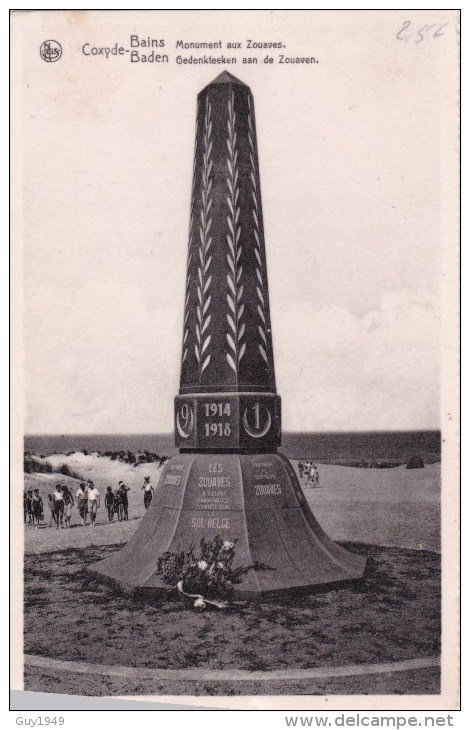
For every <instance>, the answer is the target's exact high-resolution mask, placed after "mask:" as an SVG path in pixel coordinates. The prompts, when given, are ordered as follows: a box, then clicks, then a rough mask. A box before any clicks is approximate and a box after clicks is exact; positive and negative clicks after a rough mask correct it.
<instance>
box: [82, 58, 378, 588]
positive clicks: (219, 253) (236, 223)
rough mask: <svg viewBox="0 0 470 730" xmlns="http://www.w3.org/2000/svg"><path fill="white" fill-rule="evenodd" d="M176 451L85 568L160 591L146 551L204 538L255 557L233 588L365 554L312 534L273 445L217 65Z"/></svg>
mask: <svg viewBox="0 0 470 730" xmlns="http://www.w3.org/2000/svg"><path fill="white" fill-rule="evenodd" d="M175 436H176V445H177V446H178V447H179V451H180V453H179V455H178V456H174V457H173V458H172V459H170V461H169V462H168V463H167V464H166V466H165V468H164V470H163V473H162V475H161V478H160V481H159V484H158V488H157V490H156V494H155V497H154V499H153V501H152V503H151V505H150V508H149V509H148V511H147V513H146V515H145V517H144V519H143V520H142V524H141V525H140V527H139V528H138V530H137V532H136V533H135V535H134V537H133V538H132V539H131V540H130V541H129V543H128V544H127V545H126V546H125V547H124V548H123V549H122V550H121V551H119V553H116V554H115V555H113V556H111V557H110V558H108V559H106V560H104V561H102V562H101V563H98V564H96V565H94V566H93V570H94V571H95V572H96V573H98V574H100V575H102V576H105V577H107V578H109V579H112V580H115V581H117V582H118V583H120V584H125V585H126V586H127V587H128V588H130V589H134V590H138V591H141V592H155V591H158V590H162V589H163V590H166V589H167V586H166V585H164V584H163V583H162V582H161V580H160V577H159V576H158V575H157V572H156V568H157V559H158V557H159V556H160V555H161V554H162V553H164V552H165V551H166V550H178V549H187V548H189V547H190V545H194V546H196V547H197V546H198V544H199V541H200V539H201V538H202V537H205V538H206V539H212V538H213V537H215V536H216V535H220V536H221V537H222V538H223V539H226V540H234V539H237V544H236V563H237V564H245V565H251V564H253V563H255V562H256V561H257V562H259V563H264V564H265V565H267V566H269V567H270V568H271V569H270V570H265V571H253V570H252V571H250V572H249V573H248V574H246V575H245V576H244V579H243V583H242V584H241V585H239V586H237V594H238V595H245V596H249V595H259V594H264V593H273V592H278V591H285V590H289V589H294V588H308V587H310V586H315V585H318V584H323V583H329V582H336V581H342V580H348V579H352V578H359V577H361V576H362V573H363V570H364V559H363V558H362V557H359V556H357V555H353V554H351V553H349V552H347V551H346V550H344V549H343V548H341V547H339V546H338V545H337V544H336V543H335V542H333V541H332V540H330V539H329V537H328V536H327V535H326V534H325V533H324V532H323V530H322V529H321V527H320V526H319V524H318V522H317V521H316V520H315V518H314V516H313V514H312V512H311V511H310V508H309V507H308V505H307V502H306V500H305V497H304V495H303V492H302V490H301V488H300V485H299V482H298V480H297V477H296V474H295V472H294V470H293V468H292V466H291V465H290V463H289V461H288V460H287V459H286V458H285V457H284V456H282V455H280V454H278V453H277V452H276V449H277V447H278V446H279V445H280V443H281V400H280V397H279V396H278V395H277V393H276V382H275V376H274V358H273V347H272V338H271V318H270V312H269V294H268V279H267V272H266V254H265V244H264V231H263V213H262V206H261V193H260V176H259V166H258V151H257V140H256V126H255V116H254V103H253V96H252V94H251V91H250V89H249V88H248V86H246V85H245V84H243V83H242V82H241V81H239V80H238V79H236V78H235V77H234V76H232V75H231V74H229V73H227V72H225V71H224V72H223V73H222V74H220V76H218V77H217V78H216V79H215V80H214V81H213V82H212V83H211V84H209V86H206V88H205V89H203V90H202V91H201V92H200V94H199V96H198V112H197V127H196V149H195V159H194V173H193V188H192V200H191V219H190V231H189V250H188V265H187V275H186V297H185V303H184V324H183V347H182V359H181V382H180V392H179V395H177V396H176V398H175Z"/></svg>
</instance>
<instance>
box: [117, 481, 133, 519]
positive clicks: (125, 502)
mask: <svg viewBox="0 0 470 730" xmlns="http://www.w3.org/2000/svg"><path fill="white" fill-rule="evenodd" d="M118 491H119V492H120V493H121V509H122V519H123V520H128V519H129V497H128V496H127V492H130V491H131V490H130V487H127V486H126V485H125V484H124V482H119V490H118Z"/></svg>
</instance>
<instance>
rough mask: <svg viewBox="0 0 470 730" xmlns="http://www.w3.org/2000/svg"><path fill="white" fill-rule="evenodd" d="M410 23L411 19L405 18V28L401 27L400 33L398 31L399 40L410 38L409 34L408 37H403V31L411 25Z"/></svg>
mask: <svg viewBox="0 0 470 730" xmlns="http://www.w3.org/2000/svg"><path fill="white" fill-rule="evenodd" d="M410 25H411V20H405V22H404V23H403V28H401V29H400V30H399V31H398V33H397V38H398V40H399V41H407V40H408V38H409V36H408V38H403V37H402V33H404V32H405V30H406V29H407V28H409V27H410Z"/></svg>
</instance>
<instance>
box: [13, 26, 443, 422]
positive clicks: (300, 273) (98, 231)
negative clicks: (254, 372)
mask: <svg viewBox="0 0 470 730" xmlns="http://www.w3.org/2000/svg"><path fill="white" fill-rule="evenodd" d="M408 15H410V17H411V18H412V17H414V16H413V13H411V14H410V13H408ZM398 16H399V13H398V15H397V14H396V13H391V14H386V13H381V15H380V16H379V17H377V16H376V15H375V14H373V13H372V14H370V13H359V14H357V13H356V14H355V15H354V14H351V13H344V14H343V15H342V19H343V22H341V23H339V22H338V17H339V16H338V15H332V14H331V13H327V14H322V15H316V16H315V15H314V14H310V16H309V22H308V23H307V24H306V23H305V21H304V22H301V18H300V16H299V15H298V14H291V15H289V14H288V15H287V16H286V15H285V14H281V15H276V14H274V16H272V15H270V16H268V15H264V16H263V20H264V21H265V23H264V25H263V26H262V27H263V33H262V35H263V38H262V39H261V40H264V39H267V40H271V39H272V40H278V39H280V40H283V41H284V42H285V44H286V46H287V48H288V51H289V53H291V52H292V53H295V54H297V55H315V56H317V57H318V58H319V61H320V62H319V63H318V64H317V65H315V66H310V67H306V66H303V67H302V68H300V67H297V66H289V67H287V66H283V65H278V64H276V65H272V66H270V65H267V64H259V65H258V66H256V67H254V66H252V67H249V66H242V64H241V63H239V64H238V65H237V66H236V67H235V66H234V67H232V68H230V69H229V70H231V71H232V73H234V74H235V75H236V76H239V77H240V78H241V79H242V80H243V81H244V82H246V83H248V84H249V85H250V87H251V89H252V91H253V94H254V98H255V111H256V121H257V131H258V142H259V155H260V168H261V186H262V197H263V207H264V222H265V234H266V251H267V259H268V275H269V285H270V299H271V310H272V311H271V314H272V321H273V338H274V350H275V363H276V376H277V386H278V392H279V393H280V394H281V396H282V402H283V426H284V429H286V430H315V431H322V430H338V431H343V430H368V429H414V428H438V427H439V347H440V345H439V337H440V279H441V275H440V272H441V268H442V261H441V244H442V233H441V229H442V221H441V209H442V196H443V185H442V178H443V169H444V165H445V163H446V160H444V159H443V149H444V147H445V145H444V142H443V139H444V134H445V131H446V130H445V119H446V116H445V114H443V112H442V110H443V109H444V110H445V109H448V108H449V107H450V105H451V104H452V101H453V98H454V97H453V94H454V93H455V89H454V80H453V79H452V78H451V80H450V83H449V77H448V75H446V73H445V72H444V71H445V64H446V63H447V62H448V60H449V57H450V56H449V54H453V53H454V45H453V44H454V42H455V41H454V36H453V33H454V31H453V29H452V26H451V25H450V26H449V27H450V32H449V35H448V36H445V35H444V37H443V38H440V39H434V45H433V44H432V43H428V44H427V45H426V44H425V43H422V44H420V47H419V48H418V45H417V44H415V45H412V44H411V43H410V42H408V43H405V42H400V41H399V40H397V38H396V33H397V31H398V30H399V29H400V22H399V20H400V18H399V17H398ZM443 16H445V18H443ZM400 17H401V16H400ZM231 18H232V20H231V22H227V20H226V21H225V22H223V21H222V19H221V17H220V15H217V16H215V15H213V16H212V18H211V22H210V23H208V22H205V23H202V21H201V20H200V21H199V23H197V22H192V23H191V22H190V20H189V18H188V16H187V15H185V16H184V17H183V16H181V15H180V16H179V19H178V24H176V23H175V19H174V16H172V15H171V14H163V15H158V14H157V16H155V15H152V16H145V15H143V14H140V15H139V16H134V15H132V14H130V15H129V14H127V15H125V16H123V15H119V14H114V15H110V14H108V15H107V17H104V16H103V15H102V14H101V13H97V14H94V17H93V18H91V20H90V19H87V18H85V17H84V16H83V15H78V16H75V15H74V16H73V19H72V17H71V16H69V17H68V18H67V19H66V20H63V19H62V18H61V17H60V14H55V17H49V18H48V19H47V20H45V21H44V23H43V26H41V24H38V23H36V24H34V23H32V22H31V23H29V24H28V23H25V24H24V28H23V29H22V31H21V32H22V37H23V44H22V49H23V50H22V57H23V62H22V77H21V88H22V89H23V96H22V115H21V123H19V127H18V134H19V137H20V139H21V148H22V156H23V159H22V165H23V169H24V176H23V187H22V192H21V195H22V211H23V212H22V222H23V230H22V238H23V242H24V272H25V278H24V282H25V285H24V287H25V288H24V312H23V314H24V330H23V331H24V352H25V370H24V379H25V400H26V416H25V430H26V432H27V433H74V432H75V433H86V432H104V433H111V432H116V433H118V432H152V431H171V430H172V427H173V423H172V421H173V418H172V413H173V397H174V395H175V394H176V393H177V388H178V381H179V359H180V346H181V334H182V310H183V297H184V270H185V266H186V247H187V229H188V219H189V195H190V187H191V170H192V155H193V145H194V124H195V113H196V94H197V92H198V91H199V90H200V89H201V88H202V87H203V86H205V85H206V84H207V83H209V82H210V81H211V80H212V79H213V78H214V77H215V76H216V75H217V74H218V73H219V72H220V70H222V69H221V68H220V67H211V66H193V67H191V66H185V67H181V66H177V65H176V64H175V63H174V62H172V63H170V64H169V65H168V66H155V65H154V66H151V65H148V66H142V65H140V64H132V65H131V64H130V63H129V62H128V61H121V60H120V59H114V60H112V59H110V60H106V59H101V58H94V59H92V58H85V57H84V56H83V55H82V53H81V51H80V49H81V46H82V45H83V43H85V42H90V43H96V44H98V45H112V44H113V43H114V42H115V41H117V42H118V43H121V42H122V43H123V44H125V45H126V44H128V39H129V34H130V33H132V32H136V33H140V34H141V35H149V34H150V35H153V36H154V37H157V38H161V37H164V38H165V40H166V47H167V48H168V53H169V54H170V56H171V58H172V59H174V58H175V56H176V55H177V54H176V52H175V51H174V43H175V39H177V38H180V37H182V38H185V39H187V40H203V39H208V35H210V38H211V39H214V40H216V39H218V38H221V39H222V40H230V39H238V38H240V39H245V38H251V37H260V25H259V21H256V20H255V18H250V19H249V21H244V22H242V19H241V16H240V15H238V16H237V15H236V14H234V15H232V16H231ZM447 18H451V16H450V15H449V13H442V12H441V13H439V12H437V19H438V20H439V21H441V20H442V22H444V20H446V19H447ZM132 19H133V20H132ZM131 20H132V22H131ZM206 21H207V19H206ZM397 25H398V28H397ZM208 28H210V33H209V32H208ZM227 28H229V30H228V29H227ZM44 33H46V36H49V37H52V38H55V37H59V36H60V39H61V41H62V43H63V46H64V56H63V59H61V61H60V62H58V63H56V64H45V63H44V62H43V61H42V60H41V59H40V57H39V54H38V53H37V47H39V45H40V42H39V41H40V40H42V39H43V36H44ZM255 34H256V35H255ZM38 42H39V45H38ZM439 43H440V44H441V45H440V46H439V48H438V46H437V44H439ZM286 52H287V51H286ZM419 54H421V55H419ZM263 55H264V54H262V53H261V54H259V57H260V59H262V58H263ZM238 58H239V59H241V55H240V53H239V54H238Z"/></svg>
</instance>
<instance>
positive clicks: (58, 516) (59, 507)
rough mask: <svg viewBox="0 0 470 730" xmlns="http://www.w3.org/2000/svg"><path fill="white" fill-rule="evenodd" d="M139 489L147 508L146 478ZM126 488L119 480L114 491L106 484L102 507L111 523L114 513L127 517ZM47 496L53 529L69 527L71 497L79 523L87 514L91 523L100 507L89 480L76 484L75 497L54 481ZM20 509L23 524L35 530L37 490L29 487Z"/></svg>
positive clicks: (39, 516)
mask: <svg viewBox="0 0 470 730" xmlns="http://www.w3.org/2000/svg"><path fill="white" fill-rule="evenodd" d="M142 490H143V492H144V506H145V509H146V510H147V509H148V507H149V505H150V502H151V501H152V498H153V493H154V489H153V486H152V484H151V483H150V477H145V479H144V483H143V485H142ZM129 491H130V487H128V486H126V484H124V482H122V481H121V482H119V484H118V488H117V489H116V490H115V491H113V488H112V487H111V486H108V487H106V494H105V498H104V506H105V508H106V509H107V511H108V521H109V522H114V518H115V516H117V518H118V520H119V522H122V521H125V520H128V519H129V498H128V492H129ZM47 498H48V502H49V509H50V511H51V516H52V520H53V525H55V528H56V530H59V529H60V528H64V527H70V523H71V520H72V510H73V507H74V506H75V500H76V502H77V508H78V513H79V515H80V519H81V520H82V524H83V525H86V524H87V520H88V515H89V516H90V524H91V526H92V527H94V526H95V524H96V516H97V513H98V509H99V507H100V493H99V491H98V490H97V489H96V487H95V485H94V484H93V482H92V480H91V479H88V481H87V482H86V483H85V482H82V483H81V484H80V486H79V487H78V489H77V491H76V494H75V497H74V495H73V493H72V491H71V490H70V489H69V487H68V486H67V485H66V484H56V487H55V490H54V492H53V493H52V494H48V496H47ZM23 510H24V521H25V524H32V525H33V526H35V527H37V528H38V529H39V523H40V522H41V520H43V519H44V504H43V500H42V497H41V495H40V494H39V489H29V490H26V491H25V492H24V494H23Z"/></svg>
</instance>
